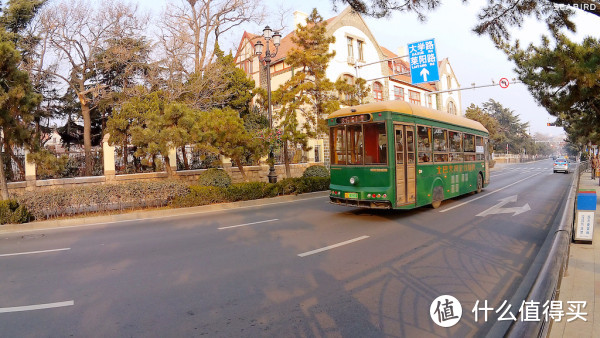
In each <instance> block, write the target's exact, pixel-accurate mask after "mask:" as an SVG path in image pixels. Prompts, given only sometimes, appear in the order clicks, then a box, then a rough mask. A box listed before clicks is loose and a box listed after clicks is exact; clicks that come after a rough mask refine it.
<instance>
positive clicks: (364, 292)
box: [0, 160, 573, 337]
mask: <svg viewBox="0 0 600 338" xmlns="http://www.w3.org/2000/svg"><path fill="white" fill-rule="evenodd" d="M572 175H573V174H568V175H565V174H561V173H556V174H554V173H552V161H551V160H544V161H538V162H534V163H528V164H514V165H505V166H502V167H499V168H498V169H497V170H496V171H493V172H492V175H491V184H490V185H489V186H488V187H487V188H486V189H484V191H483V192H482V193H480V194H473V195H466V196H463V197H460V198H456V199H453V200H448V201H445V202H443V203H442V206H441V207H440V208H439V209H432V208H430V207H423V208H419V209H415V210H411V211H378V210H363V209H354V208H346V207H340V206H335V205H330V204H329V203H328V198H327V197H325V196H324V194H307V195H304V196H303V199H302V200H298V201H294V202H277V200H270V201H269V202H268V203H267V204H265V205H263V206H259V207H256V206H255V207H249V208H241V209H234V210H228V211H219V212H206V213H199V214H195V215H187V216H177V217H168V218H159V219H152V220H140V221H128V222H121V223H115V224H104V225H94V226H87V227H80V228H69V229H53V230H43V231H30V232H22V233H14V234H8V235H7V234H5V235H2V236H1V237H0V336H2V337H69V336H75V337H130V336H131V337H190V336H194V337H196V336H208V337H261V336H265V337H313V336H316V337H319V336H332V337H335V336H344V337H383V336H386V337H429V336H432V337H439V336H457V337H459V336H460V337H464V336H482V335H485V334H486V333H488V331H489V330H490V328H491V327H492V325H494V323H496V322H497V317H498V316H500V315H501V314H502V312H500V313H496V310H497V309H498V308H499V307H500V305H501V304H502V302H503V301H504V300H510V299H511V297H512V296H513V295H514V294H515V292H516V290H517V288H518V287H519V285H520V283H521V281H522V280H523V277H524V276H525V274H526V273H527V271H528V269H529V267H530V266H531V264H532V262H533V260H534V259H535V257H536V255H537V253H538V251H539V249H540V246H541V245H542V243H543V242H544V240H545V238H546V236H547V235H548V232H549V229H550V226H551V223H552V222H554V221H555V220H556V218H557V217H559V216H558V215H557V210H558V209H559V208H560V206H561V204H563V203H564V200H565V198H566V193H567V188H568V186H569V183H570V180H571V179H572ZM441 295H451V296H453V297H455V298H456V299H458V300H459V301H460V303H461V305H462V318H461V319H460V321H459V322H458V323H457V324H456V325H454V326H452V327H450V328H443V327H440V326H438V325H437V324H435V323H434V321H433V320H432V317H431V316H430V307H431V305H432V302H433V301H434V299H436V298H437V297H438V296H441ZM486 300H487V302H488V305H489V307H491V308H493V309H494V310H493V311H492V312H490V314H489V318H488V321H487V322H485V321H484V319H483V312H478V320H477V321H476V320H475V319H476V318H475V314H476V313H474V312H472V309H473V307H474V306H475V304H476V302H477V301H479V303H478V304H479V307H482V306H483V304H484V301H486ZM434 305H435V303H434ZM453 305H456V304H453ZM511 305H512V308H511V309H510V312H512V313H514V314H517V312H518V308H519V307H520V306H521V304H511ZM437 309H439V307H437ZM449 309H451V310H452V311H449ZM505 309H506V308H505ZM443 310H444V311H442V312H438V313H437V315H438V320H439V319H440V318H441V317H439V316H440V315H441V314H442V313H443V314H444V315H446V316H447V317H446V318H444V319H448V318H449V317H451V315H452V314H454V315H456V307H452V308H449V307H448V306H446V307H445V308H444V309H443ZM476 312H477V311H476Z"/></svg>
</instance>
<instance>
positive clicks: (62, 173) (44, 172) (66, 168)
mask: <svg viewBox="0 0 600 338" xmlns="http://www.w3.org/2000/svg"><path fill="white" fill-rule="evenodd" d="M53 154H54V155H55V156H56V157H57V158H59V159H62V161H59V164H58V165H57V166H56V167H55V168H38V170H36V179H38V180H47V179H59V178H73V177H83V176H89V175H86V163H85V152H84V151H83V150H71V151H65V152H61V153H53ZM91 154H92V173H91V176H102V175H104V166H103V158H102V157H103V153H102V149H99V148H94V149H92V151H91Z"/></svg>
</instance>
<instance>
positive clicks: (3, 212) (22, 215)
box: [0, 200, 31, 224]
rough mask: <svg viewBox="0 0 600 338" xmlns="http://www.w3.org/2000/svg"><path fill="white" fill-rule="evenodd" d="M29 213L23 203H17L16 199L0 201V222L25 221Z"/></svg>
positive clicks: (27, 220)
mask: <svg viewBox="0 0 600 338" xmlns="http://www.w3.org/2000/svg"><path fill="white" fill-rule="evenodd" d="M30 219H31V214H30V213H29V211H27V208H26V207H25V206H24V205H19V202H17V201H16V200H3V201H0V224H7V223H8V224H20V223H27V222H29V220H30Z"/></svg>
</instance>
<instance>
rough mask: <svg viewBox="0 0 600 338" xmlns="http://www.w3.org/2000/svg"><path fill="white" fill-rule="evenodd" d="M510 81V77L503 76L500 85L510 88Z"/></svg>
mask: <svg viewBox="0 0 600 338" xmlns="http://www.w3.org/2000/svg"><path fill="white" fill-rule="evenodd" d="M508 85H509V82H508V79H507V78H505V77H503V78H501V79H500V87H502V88H508Z"/></svg>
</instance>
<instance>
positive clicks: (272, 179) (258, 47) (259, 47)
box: [254, 26, 281, 183]
mask: <svg viewBox="0 0 600 338" xmlns="http://www.w3.org/2000/svg"><path fill="white" fill-rule="evenodd" d="M263 38H265V42H266V46H265V47H266V48H265V57H264V58H263V60H264V61H265V64H266V66H267V111H268V118H269V129H271V130H272V129H273V111H272V108H271V57H275V56H276V55H277V52H278V51H279V44H280V43H281V34H279V32H275V34H273V31H272V30H271V28H269V26H266V27H265V29H263ZM271 39H273V45H274V46H275V52H274V53H271V50H270V48H269V41H271ZM262 51H263V44H262V42H261V41H260V40H259V41H257V42H256V44H255V45H254V53H255V54H256V55H258V56H259V58H260V55H261V54H262ZM267 177H268V178H269V183H277V174H276V173H275V164H274V155H273V149H270V150H269V174H268V175H267Z"/></svg>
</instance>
